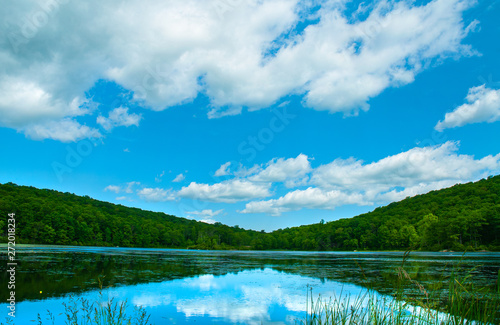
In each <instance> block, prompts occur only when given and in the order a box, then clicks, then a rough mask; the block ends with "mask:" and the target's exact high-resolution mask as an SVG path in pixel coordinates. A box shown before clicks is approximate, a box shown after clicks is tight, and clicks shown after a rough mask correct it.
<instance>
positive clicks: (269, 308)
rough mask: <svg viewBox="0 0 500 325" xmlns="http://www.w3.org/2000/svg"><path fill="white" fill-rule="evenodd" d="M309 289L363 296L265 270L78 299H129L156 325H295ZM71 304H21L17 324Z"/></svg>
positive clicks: (124, 288)
mask: <svg viewBox="0 0 500 325" xmlns="http://www.w3.org/2000/svg"><path fill="white" fill-rule="evenodd" d="M307 286H311V287H312V288H313V290H314V292H315V293H317V294H321V295H323V296H325V297H329V296H333V295H340V293H341V291H343V292H344V293H347V292H348V293H350V294H352V295H357V294H359V292H360V291H361V290H362V288H361V287H359V286H356V285H349V284H342V283H339V282H335V281H323V282H322V281H320V280H319V279H314V278H309V277H303V276H300V275H293V274H287V273H284V272H280V271H275V270H272V269H270V268H265V269H263V270H260V269H258V270H250V271H242V272H238V273H236V274H234V273H231V274H227V275H220V276H214V275H201V276H197V277H193V278H186V279H177V280H171V281H164V282H159V283H148V284H138V285H132V286H121V287H116V288H108V289H106V290H104V291H103V293H102V298H101V296H99V294H98V292H96V291H91V292H86V293H83V294H81V295H79V297H83V298H85V299H90V300H96V299H97V300H98V299H104V301H106V300H107V299H111V298H115V299H118V300H120V301H123V300H125V299H126V300H127V301H129V302H130V303H131V304H132V305H134V306H143V307H145V309H146V311H147V312H148V313H149V314H151V315H152V317H151V321H152V322H153V323H155V324H191V323H194V322H196V323H197V324H214V323H217V324H295V323H296V320H300V319H303V318H304V317H305V311H306V297H305V296H306V290H307V289H306V288H307ZM67 300H68V299H67V297H59V298H50V299H46V300H39V301H25V302H22V303H19V304H18V317H16V323H17V324H29V323H30V321H31V320H36V318H37V314H38V313H41V314H42V316H43V317H42V319H43V318H44V317H45V314H46V310H47V309H49V310H50V311H51V312H52V313H53V314H55V315H57V314H60V313H63V312H64V308H63V306H62V303H63V302H67ZM1 305H4V304H1ZM0 308H5V307H3V306H0ZM132 312H133V310H132V309H129V310H128V313H132ZM57 319H58V321H56V324H64V318H63V317H62V316H60V317H58V318H57Z"/></svg>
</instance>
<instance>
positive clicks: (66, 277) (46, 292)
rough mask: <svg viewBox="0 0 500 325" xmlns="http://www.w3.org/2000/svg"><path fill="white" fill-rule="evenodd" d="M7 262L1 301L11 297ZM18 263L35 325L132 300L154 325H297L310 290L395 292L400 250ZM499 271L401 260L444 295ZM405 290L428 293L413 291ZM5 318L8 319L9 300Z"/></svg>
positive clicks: (63, 252)
mask: <svg viewBox="0 0 500 325" xmlns="http://www.w3.org/2000/svg"><path fill="white" fill-rule="evenodd" d="M2 252H6V248H5V245H4V246H3V247H2ZM6 258H7V256H6V254H2V255H1V259H2V261H1V265H0V270H1V271H2V275H3V280H2V289H1V290H0V292H1V301H2V302H3V301H6V299H7V298H8V296H7V291H9V290H7V282H8V274H7V273H6V265H7V260H6ZM16 258H17V261H16V262H17V263H18V265H17V269H16V319H15V320H16V324H34V323H33V322H31V321H32V320H36V319H37V315H38V314H40V315H41V317H42V320H43V321H44V322H43V323H44V324H51V323H52V322H49V321H46V320H45V319H46V317H47V310H50V312H52V314H54V315H55V316H56V322H55V324H64V323H65V319H64V317H63V316H64V315H61V316H59V314H61V313H64V306H63V303H66V304H69V303H71V299H78V298H85V299H89V300H91V301H107V300H108V299H111V298H114V299H115V301H124V300H127V301H128V303H129V305H130V306H131V308H132V307H133V306H143V307H144V308H145V309H146V311H147V312H148V314H150V315H151V318H150V321H151V322H152V323H154V324H295V323H296V322H297V321H298V320H299V321H300V320H302V319H304V317H305V311H306V293H307V290H308V289H307V288H308V287H309V288H312V292H313V294H314V295H315V296H316V295H318V294H321V296H322V297H327V298H328V297H331V296H339V295H345V294H350V295H351V296H357V295H359V294H360V292H362V291H363V290H365V289H366V288H371V289H373V290H374V291H375V292H377V294H380V295H390V294H392V293H394V291H395V288H396V286H397V271H396V269H397V268H398V267H399V266H401V264H402V260H403V253H396V252H395V253H386V252H383V253H378V252H377V253H373V252H260V251H252V252H249V251H195V250H170V249H135V248H134V249H131V248H101V247H58V246H24V247H20V246H17V247H16ZM499 268H500V254H499V253H468V254H466V255H463V254H461V253H424V252H415V253H411V254H410V256H409V258H408V259H407V260H406V261H405V263H404V269H405V270H406V271H407V272H408V274H409V275H410V276H411V277H412V278H413V279H414V280H417V281H418V282H419V283H421V284H422V285H423V286H424V287H426V288H429V289H430V288H432V289H435V290H441V291H443V292H444V293H445V290H446V287H445V286H442V285H439V283H443V281H444V282H446V280H447V279H448V278H449V276H450V273H451V271H452V270H453V269H455V270H457V271H458V272H459V273H461V274H462V275H464V274H466V273H467V272H468V273H470V274H472V279H473V281H474V282H475V283H476V285H477V287H484V286H494V285H495V283H496V280H497V276H498V272H499ZM100 277H101V278H103V290H102V291H101V292H100V290H99V285H98V281H97V279H98V278H100ZM406 290H407V292H406V293H407V294H408V295H417V296H418V295H419V294H421V293H420V292H419V290H418V289H417V288H416V287H415V286H413V287H410V288H407V289H406ZM0 312H1V314H0V322H2V321H3V322H5V317H6V316H7V312H8V309H7V304H6V303H0ZM132 312H133V310H128V313H132Z"/></svg>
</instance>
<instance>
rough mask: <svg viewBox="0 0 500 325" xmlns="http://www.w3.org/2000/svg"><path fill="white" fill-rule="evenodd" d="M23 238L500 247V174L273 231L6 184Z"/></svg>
mask: <svg viewBox="0 0 500 325" xmlns="http://www.w3.org/2000/svg"><path fill="white" fill-rule="evenodd" d="M9 213H16V241H17V242H18V243H37V244H60V245H97V246H125V247H132V246H135V247H171V248H186V247H190V248H202V249H230V248H237V249H294V250H353V249H360V250H361V249H366V250H389V249H397V250H403V249H408V248H411V249H421V250H441V249H453V250H464V249H469V250H471V249H489V250H499V249H500V176H495V177H489V178H488V179H483V180H481V181H478V182H475V183H468V184H461V185H455V186H453V187H451V188H447V189H443V190H439V191H433V192H430V193H427V194H423V195H418V196H415V197H412V198H407V199H405V200H403V201H400V202H395V203H391V204H389V205H388V206H386V207H381V208H377V209H375V210H374V211H372V212H369V213H365V214H362V215H359V216H356V217H354V218H350V219H341V220H337V221H332V222H328V223H319V224H314V225H307V226H301V227H294V228H286V229H280V230H277V231H273V232H271V233H263V232H257V231H252V230H244V229H241V228H239V227H237V226H236V227H229V226H226V225H222V224H220V223H216V224H215V225H209V224H205V223H202V222H197V221H194V220H188V219H184V218H178V217H175V216H171V215H167V214H164V213H159V212H150V211H144V210H141V209H136V208H128V207H124V206H121V205H115V204H111V203H107V202H102V201H98V200H94V199H91V198H89V197H87V196H85V197H81V196H77V195H74V194H69V193H61V192H57V191H53V190H40V189H36V188H33V187H26V186H17V185H15V184H12V183H7V184H0V216H1V217H0V229H1V232H0V234H1V236H0V239H1V240H2V241H4V242H5V241H6V235H7V216H8V214H9Z"/></svg>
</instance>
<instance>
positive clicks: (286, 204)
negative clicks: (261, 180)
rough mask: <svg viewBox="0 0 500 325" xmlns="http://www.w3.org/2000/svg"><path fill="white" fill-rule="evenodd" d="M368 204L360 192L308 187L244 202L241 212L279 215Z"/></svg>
mask: <svg viewBox="0 0 500 325" xmlns="http://www.w3.org/2000/svg"><path fill="white" fill-rule="evenodd" d="M346 204H357V205H369V204H370V203H369V202H366V201H365V199H364V197H363V195H361V194H360V193H353V194H348V193H344V192H342V191H338V190H332V191H324V190H321V189H319V188H313V187H309V188H307V189H306V190H295V191H293V192H289V193H287V194H286V195H285V196H282V197H280V198H279V199H273V200H268V201H254V202H249V203H247V204H246V206H245V209H244V210H242V211H240V212H241V213H268V214H271V215H274V216H279V215H281V214H282V213H283V212H288V211H293V210H300V209H304V208H308V209H327V210H333V209H334V208H335V207H338V206H341V205H346Z"/></svg>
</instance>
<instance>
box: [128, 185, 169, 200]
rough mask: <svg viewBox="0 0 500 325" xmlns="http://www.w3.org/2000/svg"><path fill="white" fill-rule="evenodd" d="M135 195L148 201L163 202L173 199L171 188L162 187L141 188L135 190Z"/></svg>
mask: <svg viewBox="0 0 500 325" xmlns="http://www.w3.org/2000/svg"><path fill="white" fill-rule="evenodd" d="M137 195H139V197H140V198H141V199H143V200H145V201H148V202H165V201H174V200H175V199H176V198H175V195H174V193H173V192H172V191H171V190H165V189H162V188H158V187H157V188H148V187H146V188H143V189H141V190H138V191H137Z"/></svg>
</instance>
